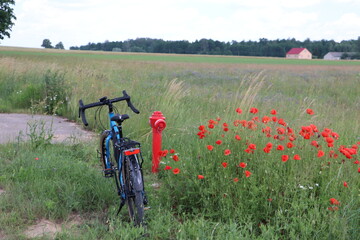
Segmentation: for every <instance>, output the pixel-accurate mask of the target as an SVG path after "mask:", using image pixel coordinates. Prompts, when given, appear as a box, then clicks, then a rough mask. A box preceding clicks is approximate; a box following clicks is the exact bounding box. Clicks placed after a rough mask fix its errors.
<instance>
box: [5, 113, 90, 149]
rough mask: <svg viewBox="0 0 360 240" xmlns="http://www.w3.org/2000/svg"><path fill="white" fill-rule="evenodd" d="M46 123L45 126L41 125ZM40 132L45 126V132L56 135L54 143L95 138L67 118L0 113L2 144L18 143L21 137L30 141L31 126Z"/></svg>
mask: <svg viewBox="0 0 360 240" xmlns="http://www.w3.org/2000/svg"><path fill="white" fill-rule="evenodd" d="M41 123H44V124H41ZM34 124H37V125H38V127H37V130H38V131H39V130H40V127H41V125H44V126H45V132H48V131H49V130H50V131H51V132H52V133H53V134H54V137H53V139H52V142H53V143H62V142H64V143H66V142H73V141H74V140H75V141H88V140H90V139H91V138H92V137H94V133H92V132H90V131H85V130H83V129H82V128H81V126H80V125H78V124H76V123H74V122H71V121H69V120H68V119H66V118H62V117H57V116H47V115H29V114H18V113H0V144H4V143H7V142H13V141H16V139H17V137H18V136H19V135H21V136H22V139H23V140H28V139H29V137H28V136H27V133H30V127H29V126H35V125H34Z"/></svg>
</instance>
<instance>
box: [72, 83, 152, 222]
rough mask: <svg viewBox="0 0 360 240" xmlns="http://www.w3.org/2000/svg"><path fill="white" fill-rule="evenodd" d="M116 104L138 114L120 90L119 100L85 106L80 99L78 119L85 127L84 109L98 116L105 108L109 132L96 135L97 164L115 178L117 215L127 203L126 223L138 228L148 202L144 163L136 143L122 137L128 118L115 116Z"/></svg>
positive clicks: (125, 115) (127, 116)
mask: <svg viewBox="0 0 360 240" xmlns="http://www.w3.org/2000/svg"><path fill="white" fill-rule="evenodd" d="M120 101H126V102H127V105H128V107H129V108H130V109H131V110H132V111H133V112H134V113H136V114H139V113H140V112H139V110H137V109H136V108H135V107H134V105H133V104H132V103H131V101H130V96H129V95H128V94H127V93H126V91H125V90H124V91H123V96H122V97H119V98H114V99H108V98H107V97H102V98H100V99H99V102H94V103H90V104H87V105H84V103H83V101H82V100H81V99H80V100H79V118H80V116H81V119H82V122H83V123H84V125H85V126H88V122H87V121H86V115H85V110H86V109H89V108H93V107H100V108H98V109H97V111H99V116H100V112H101V108H102V106H104V105H107V106H108V110H109V112H108V117H109V125H110V129H108V130H104V131H103V132H102V133H101V135H100V152H99V154H100V162H101V163H102V166H103V173H104V177H106V178H111V177H113V178H115V183H116V188H117V193H118V195H119V196H120V199H121V201H120V206H119V209H118V212H117V215H118V214H119V213H120V211H121V209H122V207H123V206H124V205H125V203H127V206H128V211H129V216H130V220H131V221H132V222H134V224H135V225H136V226H139V225H142V224H143V223H144V206H145V205H147V203H148V200H147V198H146V194H145V189H144V178H143V172H142V164H143V161H144V160H143V157H142V154H141V150H140V147H141V146H140V143H139V142H136V141H133V140H131V139H129V138H125V137H124V136H123V133H122V123H123V122H124V121H125V120H127V119H129V115H127V114H119V113H116V112H117V110H116V107H115V106H113V103H115V102H120ZM114 109H115V111H114ZM95 118H96V113H95Z"/></svg>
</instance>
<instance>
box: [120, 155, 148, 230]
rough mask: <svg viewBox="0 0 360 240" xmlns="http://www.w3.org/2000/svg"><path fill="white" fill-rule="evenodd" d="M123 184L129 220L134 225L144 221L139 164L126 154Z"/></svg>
mask: <svg viewBox="0 0 360 240" xmlns="http://www.w3.org/2000/svg"><path fill="white" fill-rule="evenodd" d="M124 169H125V172H126V173H125V174H126V175H125V176H126V180H125V184H126V186H127V189H128V196H127V205H128V211H129V216H130V220H131V221H132V222H134V224H135V225H136V226H139V225H142V224H143V222H144V197H143V192H144V190H143V185H142V184H143V179H142V174H141V170H140V166H139V164H138V162H137V160H136V159H135V157H134V156H128V157H127V160H126V161H125V168H124Z"/></svg>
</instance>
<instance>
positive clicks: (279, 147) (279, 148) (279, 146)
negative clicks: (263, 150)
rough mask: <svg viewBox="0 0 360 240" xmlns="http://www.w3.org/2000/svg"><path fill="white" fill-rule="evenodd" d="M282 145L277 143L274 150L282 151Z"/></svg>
mask: <svg viewBox="0 0 360 240" xmlns="http://www.w3.org/2000/svg"><path fill="white" fill-rule="evenodd" d="M284 149H285V148H284V146H283V145H278V146H277V148H276V150H279V151H284Z"/></svg>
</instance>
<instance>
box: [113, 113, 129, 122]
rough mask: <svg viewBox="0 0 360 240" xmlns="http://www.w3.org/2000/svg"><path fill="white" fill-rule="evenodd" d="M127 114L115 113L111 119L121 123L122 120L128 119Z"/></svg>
mask: <svg viewBox="0 0 360 240" xmlns="http://www.w3.org/2000/svg"><path fill="white" fill-rule="evenodd" d="M129 118H130V117H129V115H127V114H118V113H117V114H115V116H113V117H112V118H111V121H115V122H117V123H122V122H123V121H125V120H126V119H129Z"/></svg>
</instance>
